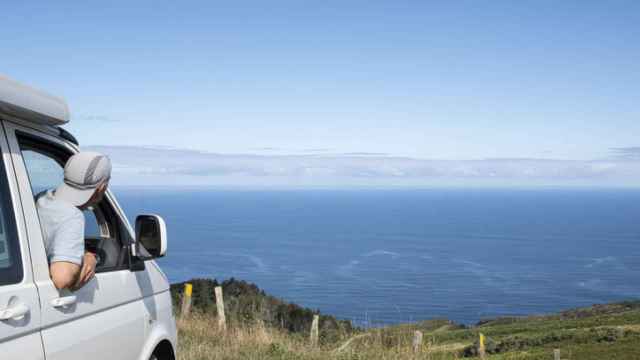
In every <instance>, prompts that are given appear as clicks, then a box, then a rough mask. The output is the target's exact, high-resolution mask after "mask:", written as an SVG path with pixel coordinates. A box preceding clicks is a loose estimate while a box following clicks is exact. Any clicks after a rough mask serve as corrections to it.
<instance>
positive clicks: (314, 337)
mask: <svg viewBox="0 0 640 360" xmlns="http://www.w3.org/2000/svg"><path fill="white" fill-rule="evenodd" d="M319 322H320V316H318V315H313V321H312V322H311V345H312V346H317V345H318V334H319V332H320V331H319V330H318V323H319Z"/></svg>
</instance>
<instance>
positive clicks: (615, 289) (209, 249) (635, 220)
mask: <svg viewBox="0 0 640 360" xmlns="http://www.w3.org/2000/svg"><path fill="white" fill-rule="evenodd" d="M115 193H116V196H117V197H118V199H119V202H120V203H121V205H122V207H123V208H124V209H125V211H126V212H127V213H128V216H130V221H131V222H132V223H133V219H134V218H135V215H136V214H139V213H145V212H153V213H158V214H160V215H162V216H163V217H164V219H165V220H166V222H167V227H168V232H169V250H168V256H167V257H166V258H163V259H161V260H160V261H159V263H160V264H161V266H162V268H163V269H164V270H165V272H166V273H167V275H168V277H169V279H170V280H171V281H172V282H177V281H182V280H187V279H190V278H193V277H211V278H217V279H227V278H230V277H235V278H238V279H242V280H248V281H251V282H255V283H256V284H257V285H258V286H260V287H261V288H263V289H264V290H266V291H267V292H268V293H270V294H273V295H275V296H277V297H280V298H283V299H286V300H288V301H291V302H296V303H299V304H301V305H303V306H307V307H311V308H314V309H319V310H321V311H322V312H323V313H328V314H333V315H336V316H338V317H340V318H343V319H349V320H352V321H354V323H356V324H358V325H360V326H379V325H385V324H393V323H399V322H408V321H419V320H423V319H430V318H448V319H451V320H454V321H457V322H462V323H467V324H470V323H475V322H477V321H479V320H480V319H483V318H489V317H495V316H510V315H528V314H541V313H549V312H555V311H559V310H563V309H568V308H572V307H577V306H586V305H591V304H594V303H605V302H611V301H619V300H626V299H638V298H640V191H636V190H415V191H409V190H406V191H405V190H388V191H383V190H376V191H373V190H372V191H364V190H362V191H346V190H345V191H330V190H312V191H311V190H310V191H237V190H234V191H222V190H187V189H184V190H179V189H178V190H176V189H172V190H166V189H165V190H162V189H154V190H141V189H124V188H122V189H115Z"/></svg>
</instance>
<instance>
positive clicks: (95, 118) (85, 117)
mask: <svg viewBox="0 0 640 360" xmlns="http://www.w3.org/2000/svg"><path fill="white" fill-rule="evenodd" d="M73 121H82V122H101V123H113V122H118V120H116V119H112V118H110V117H108V116H105V115H91V114H80V115H77V116H74V117H73Z"/></svg>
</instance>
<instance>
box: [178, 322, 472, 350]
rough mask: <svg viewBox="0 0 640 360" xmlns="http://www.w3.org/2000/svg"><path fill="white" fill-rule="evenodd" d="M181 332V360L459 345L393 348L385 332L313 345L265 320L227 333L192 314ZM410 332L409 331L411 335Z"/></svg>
mask: <svg viewBox="0 0 640 360" xmlns="http://www.w3.org/2000/svg"><path fill="white" fill-rule="evenodd" d="M177 324H178V332H179V334H178V335H179V348H178V351H179V360H205V359H207V360H209V359H214V360H223V359H224V360H230V359H234V360H235V359H285V360H286V359H305V360H306V359H309V360H315V359H317V360H320V359H323V360H324V359H336V360H347V359H354V360H355V359H383V360H399V359H429V360H441V359H455V358H457V357H456V355H455V350H459V349H460V345H459V344H456V345H458V346H447V345H438V346H436V345H431V344H425V346H424V349H423V351H422V352H421V353H419V354H413V351H412V349H411V344H410V339H407V341H404V342H401V343H398V344H396V345H394V346H391V347H389V346H388V345H384V339H383V336H382V334H381V333H378V332H375V331H373V332H371V333H367V336H362V335H359V336H358V338H357V339H355V340H354V341H351V342H350V343H349V345H348V346H345V347H342V349H341V350H340V351H338V349H339V348H341V345H343V344H344V343H346V342H347V341H348V340H349V339H344V341H342V342H340V343H334V344H326V345H321V346H319V347H312V346H311V345H310V342H309V340H308V339H307V338H306V337H304V336H300V335H295V334H290V333H286V332H284V331H281V330H279V329H273V328H268V327H265V326H264V325H263V324H261V323H254V324H252V325H232V326H230V327H229V329H228V330H227V331H226V332H223V331H221V330H220V329H218V327H217V323H216V319H215V317H213V316H211V315H207V314H204V315H203V314H192V315H190V316H188V317H186V318H179V319H178V320H177ZM408 335H409V334H408Z"/></svg>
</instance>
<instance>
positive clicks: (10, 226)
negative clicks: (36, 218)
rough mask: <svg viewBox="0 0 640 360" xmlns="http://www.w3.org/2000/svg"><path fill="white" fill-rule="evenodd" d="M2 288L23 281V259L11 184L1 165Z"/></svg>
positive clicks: (0, 229)
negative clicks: (11, 194)
mask: <svg viewBox="0 0 640 360" xmlns="http://www.w3.org/2000/svg"><path fill="white" fill-rule="evenodd" d="M0 201H1V203H0V286H2V285H9V284H16V283H19V282H20V281H22V274H23V272H22V258H21V255H20V246H19V243H18V235H17V230H16V224H15V218H14V214H13V208H12V204H11V197H10V196H9V184H8V182H7V174H6V172H5V169H4V166H3V165H2V164H1V163H0Z"/></svg>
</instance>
